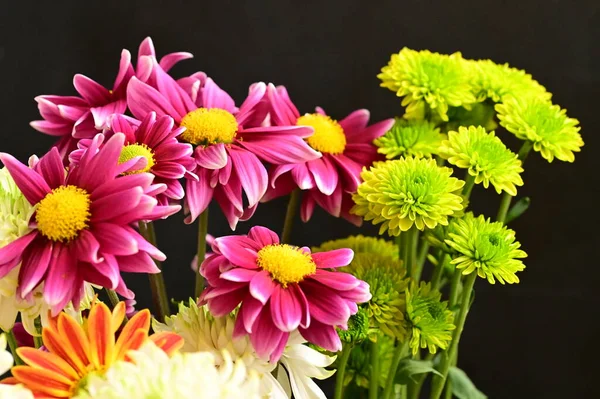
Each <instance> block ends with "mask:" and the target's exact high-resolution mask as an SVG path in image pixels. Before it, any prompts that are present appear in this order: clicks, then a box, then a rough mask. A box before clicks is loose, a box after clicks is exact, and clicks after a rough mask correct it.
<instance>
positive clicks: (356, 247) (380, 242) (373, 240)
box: [311, 234, 400, 259]
mask: <svg viewBox="0 0 600 399" xmlns="http://www.w3.org/2000/svg"><path fill="white" fill-rule="evenodd" d="M340 248H350V249H351V250H353V251H354V253H355V254H360V253H370V254H379V255H382V256H389V257H390V258H393V259H399V258H400V255H399V254H398V246H397V245H396V244H395V243H393V242H391V241H387V240H384V239H383V238H377V237H365V236H363V235H362V234H359V235H357V236H349V237H346V238H339V239H337V240H331V241H326V242H324V243H322V244H321V245H320V246H318V247H313V248H312V249H311V250H312V252H327V251H333V250H334V249H340Z"/></svg>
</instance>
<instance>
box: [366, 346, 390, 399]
mask: <svg viewBox="0 0 600 399" xmlns="http://www.w3.org/2000/svg"><path fill="white" fill-rule="evenodd" d="M391 372H392V370H390V373H391ZM379 373H380V370H379V344H378V342H377V341H375V342H371V374H370V376H369V399H377V398H379ZM390 378H392V379H393V377H392V374H388V380H389V379H390Z"/></svg>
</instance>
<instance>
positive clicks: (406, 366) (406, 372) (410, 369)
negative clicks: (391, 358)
mask: <svg viewBox="0 0 600 399" xmlns="http://www.w3.org/2000/svg"><path fill="white" fill-rule="evenodd" d="M423 373H434V374H437V375H439V376H440V377H443V376H442V375H441V374H440V373H439V372H438V371H437V370H436V369H434V368H433V362H432V361H431V360H416V359H411V358H409V357H407V358H404V359H402V360H401V361H400V364H399V365H398V374H397V376H396V382H397V383H398V384H401V385H406V384H408V383H409V382H410V381H413V382H416V381H415V380H414V379H413V378H412V376H413V375H416V374H423Z"/></svg>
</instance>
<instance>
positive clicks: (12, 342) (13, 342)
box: [6, 330, 24, 366]
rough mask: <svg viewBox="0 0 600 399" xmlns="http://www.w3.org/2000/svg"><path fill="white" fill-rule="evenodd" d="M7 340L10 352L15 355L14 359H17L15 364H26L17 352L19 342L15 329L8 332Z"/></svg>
mask: <svg viewBox="0 0 600 399" xmlns="http://www.w3.org/2000/svg"><path fill="white" fill-rule="evenodd" d="M6 342H7V343H8V347H9V348H10V353H12V355H13V359H15V364H16V365H17V366H19V365H22V364H24V363H23V360H21V358H20V357H19V355H18V354H17V348H18V347H19V345H18V344H17V338H15V332H14V330H10V331H9V332H7V333H6Z"/></svg>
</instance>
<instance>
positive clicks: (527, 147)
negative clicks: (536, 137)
mask: <svg viewBox="0 0 600 399" xmlns="http://www.w3.org/2000/svg"><path fill="white" fill-rule="evenodd" d="M532 148H533V144H532V143H531V141H525V142H524V143H523V145H522V146H521V149H520V150H519V154H518V157H519V159H520V160H521V162H522V163H525V160H526V159H527V156H528V155H529V153H530V152H531V149H532ZM512 199H513V196H512V195H510V194H509V193H507V192H504V193H502V199H501V200H500V206H499V208H498V214H497V215H496V220H497V221H498V222H502V223H504V221H505V220H506V214H507V213H508V210H509V208H510V203H511V201H512Z"/></svg>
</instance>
